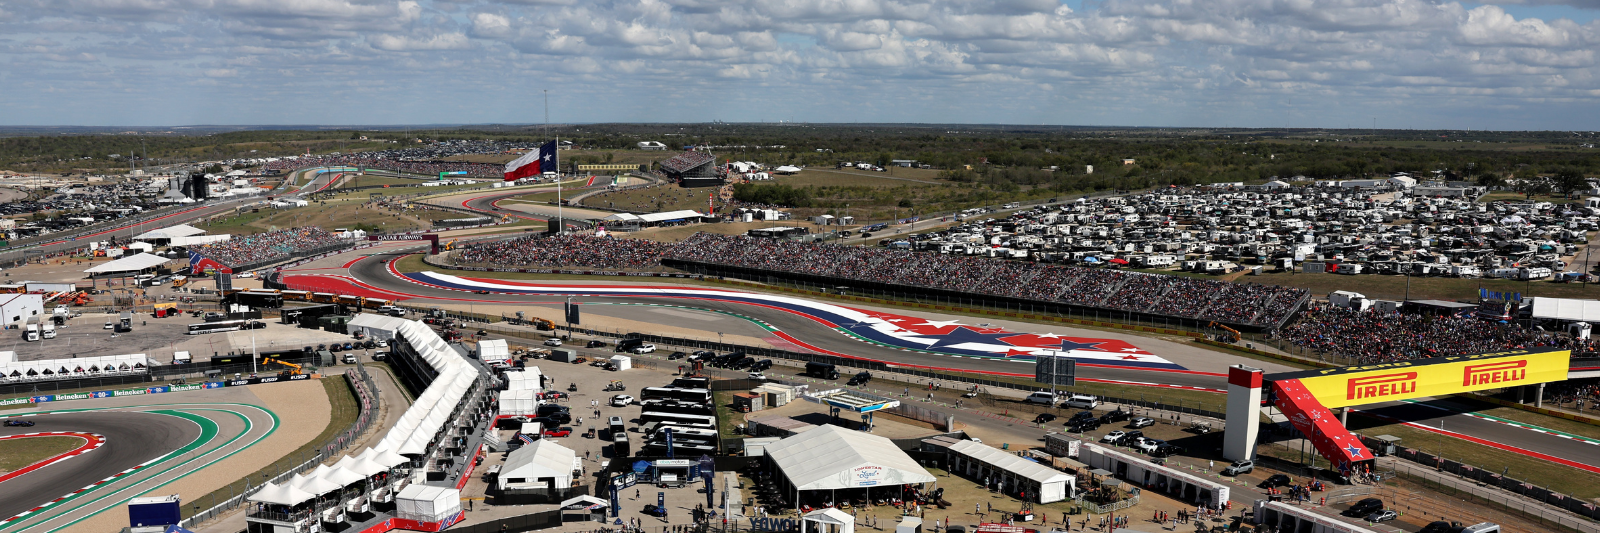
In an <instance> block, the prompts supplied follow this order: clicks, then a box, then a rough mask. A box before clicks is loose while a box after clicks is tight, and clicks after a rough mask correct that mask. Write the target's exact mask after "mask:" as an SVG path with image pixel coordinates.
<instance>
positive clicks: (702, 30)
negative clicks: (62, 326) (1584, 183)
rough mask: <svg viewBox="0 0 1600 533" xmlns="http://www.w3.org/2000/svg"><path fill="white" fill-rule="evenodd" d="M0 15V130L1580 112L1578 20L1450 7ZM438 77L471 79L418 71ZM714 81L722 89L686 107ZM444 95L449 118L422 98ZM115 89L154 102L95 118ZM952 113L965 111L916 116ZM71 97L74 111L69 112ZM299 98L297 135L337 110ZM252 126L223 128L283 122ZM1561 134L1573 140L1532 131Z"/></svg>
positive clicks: (722, 1)
mask: <svg viewBox="0 0 1600 533" xmlns="http://www.w3.org/2000/svg"><path fill="white" fill-rule="evenodd" d="M1534 3H1565V4H1568V5H1574V6H1578V7H1600V0H1569V1H1565V2H1561V1H1555V0H1534ZM0 9H3V11H0V32H3V34H4V35H6V36H7V39H8V40H6V41H0V64H5V65H7V66H8V70H9V71H11V72H28V73H30V77H32V78H37V79H38V81H39V84H38V86H41V87H42V86H51V87H54V89H53V92H49V93H46V92H43V91H40V92H38V93H37V94H29V92H28V91H30V90H31V89H29V88H28V87H26V86H24V87H17V88H13V89H11V92H10V93H9V94H10V95H11V96H14V97H15V98H8V100H7V101H0V116H5V117H8V118H10V119H11V120H15V121H18V122H28V123H52V122H53V123H63V122H73V121H74V120H73V119H72V117H73V116H74V115H70V114H68V115H61V117H60V118H55V119H52V117H51V116H48V115H37V113H39V111H37V110H39V109H50V108H51V106H49V105H48V104H49V103H50V102H51V101H53V100H52V99H53V98H59V99H60V100H54V101H58V102H63V103H66V102H102V103H103V105H106V106H115V107H117V108H119V109H128V108H138V109H151V110H152V111H151V112H152V113H155V112H160V111H161V110H163V109H188V108H192V107H194V106H192V105H188V106H186V105H185V104H191V103H192V102H191V101H190V99H191V98H193V96H192V95H181V96H180V95H176V94H172V93H168V92H163V91H160V90H158V89H156V88H141V87H139V86H129V85H122V84H120V83H119V82H118V80H119V79H125V75H126V74H127V73H131V72H137V73H139V74H140V75H144V76H151V77H162V76H177V77H182V76H194V75H195V74H194V73H195V72H197V70H196V69H197V68H198V69H199V70H198V72H199V73H200V74H199V76H200V77H204V78H218V77H233V76H238V77H256V76H273V77H276V78H278V79H284V80H288V81H287V82H286V83H284V84H279V85H278V86H277V87H276V89H275V91H274V92H272V93H270V94H245V93H243V92H240V93H230V92H227V90H224V89H223V88H222V87H221V86H220V85H219V86H218V87H217V89H216V92H214V93H210V94H208V96H207V97H208V98H215V99H217V101H218V104H219V105H223V104H228V103H231V102H237V101H252V102H263V104H264V109H277V108H280V107H283V106H273V105H270V104H275V103H276V104H282V103H286V102H298V101H302V99H301V97H302V96H304V95H318V99H326V100H328V101H329V102H330V105H333V104H334V103H336V102H337V103H340V104H341V105H337V106H336V107H333V108H331V109H337V110H338V111H339V113H349V114H351V116H352V118H351V119H349V121H350V122H381V121H401V122H474V121H511V120H512V119H509V118H506V117H503V116H500V115H498V114H496V113H499V111H496V110H498V109H506V108H515V107H517V106H516V105H515V104H514V102H515V101H516V100H515V99H509V100H508V99H507V98H511V97H510V96H506V95H508V94H511V92H508V91H507V90H506V89H508V88H523V87H526V85H527V84H528V83H532V82H537V83H550V84H553V83H560V84H569V83H570V84H574V85H571V86H573V87H580V86H581V87H607V88H608V89H606V91H608V92H607V94H610V95H611V96H612V97H616V98H620V99H621V100H622V101H640V102H644V101H648V100H652V99H665V100H661V101H657V102H656V103H655V105H644V104H643V103H641V104H640V105H639V106H638V107H628V106H618V105H615V104H614V102H615V101H617V100H606V101H601V100H595V101H593V102H591V103H586V104H584V103H577V102H573V103H571V104H570V105H569V106H568V107H566V108H564V109H568V110H570V112H572V113H576V114H579V115H581V116H574V117H568V118H569V119H571V120H596V121H601V120H663V119H668V118H670V117H665V116H663V115H661V114H660V113H661V111H659V109H661V108H662V107H666V108H678V107H682V105H683V104H684V102H682V101H679V100H676V99H677V98H686V97H688V98H691V100H690V101H692V102H693V103H692V106H693V107H694V108H695V109H700V110H703V111H700V112H704V113H711V114H714V116H715V118H722V119H729V120H735V119H738V118H739V116H740V114H741V113H743V114H745V115H747V116H745V117H744V118H760V117H762V116H764V115H765V114H767V113H771V112H774V110H775V109H776V108H784V109H785V112H786V113H789V114H794V115H800V116H799V117H796V118H809V119H810V120H817V121H825V120H829V119H833V120H841V119H848V120H864V119H867V118H865V117H875V118H876V119H882V120H895V121H923V122H937V121H962V120H975V121H984V122H1006V121H1015V122H1027V123H1036V122H1040V121H1046V122H1058V123H1083V122H1092V123H1123V124H1169V123H1171V122H1170V121H1171V120H1173V118H1172V117H1174V116H1178V117H1187V118H1184V119H1183V120H1200V121H1202V124H1201V125H1205V124H1213V123H1218V122H1225V123H1230V124H1234V125H1241V124H1244V123H1247V122H1248V121H1250V120H1259V121H1264V122H1265V123H1269V124H1280V123H1281V122H1280V119H1281V117H1282V116H1284V115H1286V114H1289V115H1292V114H1294V112H1295V110H1294V109H1290V108H1288V106H1289V105H1290V104H1288V103H1287V102H1290V101H1294V102H1297V103H1301V102H1307V101H1313V100H1314V101H1316V102H1317V104H1316V105H1317V106H1318V107H1319V110H1318V111H1316V112H1315V113H1310V112H1301V113H1300V115H1301V116H1304V117H1306V118H1307V120H1309V121H1311V122H1313V123H1312V124H1304V125H1328V126H1340V125H1346V124H1341V123H1340V122H1341V121H1343V120H1346V119H1345V117H1346V116H1350V115H1373V114H1383V115H1390V116H1412V117H1415V119H1414V122H1413V123H1414V125H1422V124H1425V123H1429V122H1430V121H1431V122H1432V123H1436V124H1439V125H1445V124H1452V123H1453V122H1452V121H1455V120H1459V119H1458V117H1462V116H1468V115H1470V116H1473V117H1474V122H1473V125H1474V126H1475V127H1484V126H1486V124H1484V123H1483V120H1501V121H1504V122H1505V123H1506V124H1507V125H1508V126H1512V125H1514V126H1515V127H1530V126H1532V127H1537V124H1529V123H1528V122H1527V121H1528V120H1536V119H1544V118H1548V119H1549V120H1556V121H1578V120H1580V119H1579V118H1577V117H1581V116H1594V113H1588V112H1587V111H1594V112H1600V96H1597V95H1600V71H1597V69H1600V66H1597V62H1596V59H1597V58H1596V56H1595V54H1596V52H1595V50H1596V49H1597V48H1600V22H1587V23H1583V24H1580V23H1576V22H1573V21H1571V20H1565V19H1562V20H1539V19H1536V18H1525V17H1524V18H1518V17H1517V16H1514V15H1513V14H1511V13H1509V12H1507V11H1506V10H1505V9H1502V8H1501V7H1498V6H1495V5H1479V3H1477V2H1474V3H1471V4H1469V5H1463V4H1462V3H1460V2H1458V1H1452V0H1320V1H1313V0H1104V1H1103V2H1091V3H1085V4H1084V7H1083V8H1082V9H1078V10H1074V9H1071V8H1069V7H1067V6H1066V5H1064V4H1062V3H1061V2H1059V1H1058V0H599V1H593V2H578V1H576V0H12V1H8V2H6V3H5V5H4V7H3V8H0ZM330 70H336V71H339V72H341V73H344V74H345V75H346V76H347V77H350V78H361V79H370V80H375V83H372V84H367V85H362V86H358V87H350V86H348V85H339V86H337V87H336V86H334V85H333V83H334V82H332V81H330V80H329V79H328V78H327V77H326V76H323V75H321V74H322V73H325V72H328V71H330ZM415 72H423V73H426V76H414V75H409V74H410V73H415ZM508 73H510V74H508ZM507 76H512V77H520V78H517V79H512V78H508V77H507ZM439 78H452V79H474V80H489V81H486V82H483V83H480V84H471V85H451V84H445V85H442V86H441V85H439V84H431V83H428V82H427V81H425V80H431V79H439ZM777 80H782V81H783V82H784V83H774V82H775V81H777ZM728 81H737V83H738V85H739V87H740V90H739V92H738V93H737V95H736V96H733V97H729V98H711V99H705V98H698V99H696V98H692V97H690V96H689V95H693V94H696V93H705V91H721V90H723V86H721V85H720V84H722V83H726V82H728ZM497 84H504V85H505V86H504V87H501V86H498V85H497ZM110 87H116V89H115V90H114V91H113V90H111V89H109V88H110ZM612 87H614V89H613V88H612ZM74 91H79V92H78V93H76V94H75V93H74ZM141 91H144V92H141ZM512 92H514V90H513V91H512ZM591 92H593V93H595V94H599V93H600V92H601V91H598V90H597V91H591ZM1310 95H1315V98H1313V97H1311V96H1310ZM1442 95H1448V97H1447V98H1441V96H1442ZM974 96H979V97H978V98H973V97H974ZM453 97H454V98H460V99H462V100H463V101H465V102H471V103H472V104H471V105H467V106H464V107H461V108H456V107H451V106H444V105H432V106H429V105H425V103H432V104H437V103H438V102H442V101H449V100H451V99H452V98H453ZM130 98H133V99H140V101H143V102H156V103H159V102H163V101H171V102H172V105H171V106H169V107H163V106H161V105H146V106H127V105H119V104H118V102H123V101H127V99H130ZM274 98H278V99H281V100H280V101H277V102H271V100H272V99H274ZM340 98H345V99H347V100H339V99H340ZM1063 99H1069V100H1071V101H1073V102H1074V105H1073V106H1062V107H1060V108H1058V109H1055V110H1052V111H1048V112H1045V113H1044V114H1043V115H1041V112H1040V111H1039V109H1040V108H1039V102H1040V101H1061V100H1063ZM13 100H14V101H15V102H16V103H15V104H13V103H12V101H13ZM391 101H401V102H417V104H416V105H417V107H416V109H417V110H418V112H419V113H423V114H424V115H425V116H417V117H415V118H411V117H408V116H405V115H397V114H396V113H395V110H397V109H406V108H405V107H404V106H403V105H398V104H393V103H389V102H391ZM952 101H963V102H969V103H968V104H964V105H962V106H939V105H930V103H931V102H952ZM1417 102H1427V105H1417ZM1300 105H1303V104H1296V106H1300ZM1274 106H1276V107H1274ZM57 107H58V108H65V106H57ZM72 107H73V108H78V107H84V108H85V111H84V115H83V116H85V117H94V116H95V115H94V113H92V112H91V111H92V109H91V108H92V107H93V106H92V105H91V106H72ZM302 108H303V109H305V111H304V112H305V113H306V116H305V117H304V118H300V119H298V120H301V121H308V122H327V121H330V120H337V119H339V117H341V116H343V115H339V114H328V113H327V112H326V110H322V111H319V110H317V109H315V108H307V107H305V106H299V107H296V109H302ZM480 108H481V109H480ZM461 110H466V111H467V114H464V115H460V116H456V115H447V114H442V113H455V112H460V111H461ZM28 113H35V115H28ZM263 113H264V114H263V115H261V116H259V117H258V118H255V119H252V118H250V117H251V115H249V114H248V113H239V114H234V115H232V116H234V117H237V118H232V120H239V121H244V122H252V121H257V122H264V121H282V120H286V118H285V117H282V116H281V114H280V113H279V112H276V111H264V112H263ZM363 113H365V114H363ZM428 113H440V114H428ZM696 116H697V115H696ZM808 116H809V117H808ZM1496 117H1498V118H1496ZM683 118H692V116H689V115H685V116H684V117H683ZM79 120H81V119H79ZM89 120H93V119H92V118H91V119H89ZM173 121H174V120H171V119H162V118H160V117H159V116H155V115H152V116H151V117H150V119H148V120H147V121H146V122H149V123H169V122H173ZM197 121H205V122H215V120H197ZM1568 126H1571V127H1582V126H1581V125H1578V124H1571V125H1567V124H1564V123H1563V124H1562V125H1560V126H1557V125H1554V124H1552V126H1551V127H1568Z"/></svg>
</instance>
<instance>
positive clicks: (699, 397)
mask: <svg viewBox="0 0 1600 533" xmlns="http://www.w3.org/2000/svg"><path fill="white" fill-rule="evenodd" d="M639 400H640V401H644V400H677V401H680V402H695V403H711V391H710V390H706V389H680V388H676V387H645V388H643V389H640V390H639Z"/></svg>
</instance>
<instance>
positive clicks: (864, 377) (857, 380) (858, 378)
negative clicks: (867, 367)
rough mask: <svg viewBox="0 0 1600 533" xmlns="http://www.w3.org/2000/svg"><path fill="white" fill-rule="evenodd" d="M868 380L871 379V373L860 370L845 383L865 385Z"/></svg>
mask: <svg viewBox="0 0 1600 533" xmlns="http://www.w3.org/2000/svg"><path fill="white" fill-rule="evenodd" d="M868 381H872V373H871V372H862V373H860V374H856V375H854V376H851V377H850V381H848V382H846V383H845V385H850V386H852V387H853V386H856V385H866V384H867V382H868Z"/></svg>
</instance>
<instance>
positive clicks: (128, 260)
mask: <svg viewBox="0 0 1600 533" xmlns="http://www.w3.org/2000/svg"><path fill="white" fill-rule="evenodd" d="M167 261H171V259H168V258H165V257H161V256H159V255H155V254H148V253H140V254H138V255H132V256H128V257H124V258H122V259H118V260H115V261H107V262H105V263H103V264H100V265H98V266H93V267H89V268H88V269H87V270H84V272H88V273H90V274H102V273H106V272H134V271H138V270H144V269H146V268H153V267H156V266H159V265H161V264H164V263H166V262H167Z"/></svg>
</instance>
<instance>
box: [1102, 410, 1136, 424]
mask: <svg viewBox="0 0 1600 533" xmlns="http://www.w3.org/2000/svg"><path fill="white" fill-rule="evenodd" d="M1129 418H1133V414H1132V413H1129V412H1127V411H1123V410H1122V409H1117V410H1115V411H1112V412H1109V413H1106V414H1103V415H1100V422H1101V423H1103V424H1110V423H1112V422H1123V421H1126V420H1128V419H1129Z"/></svg>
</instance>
